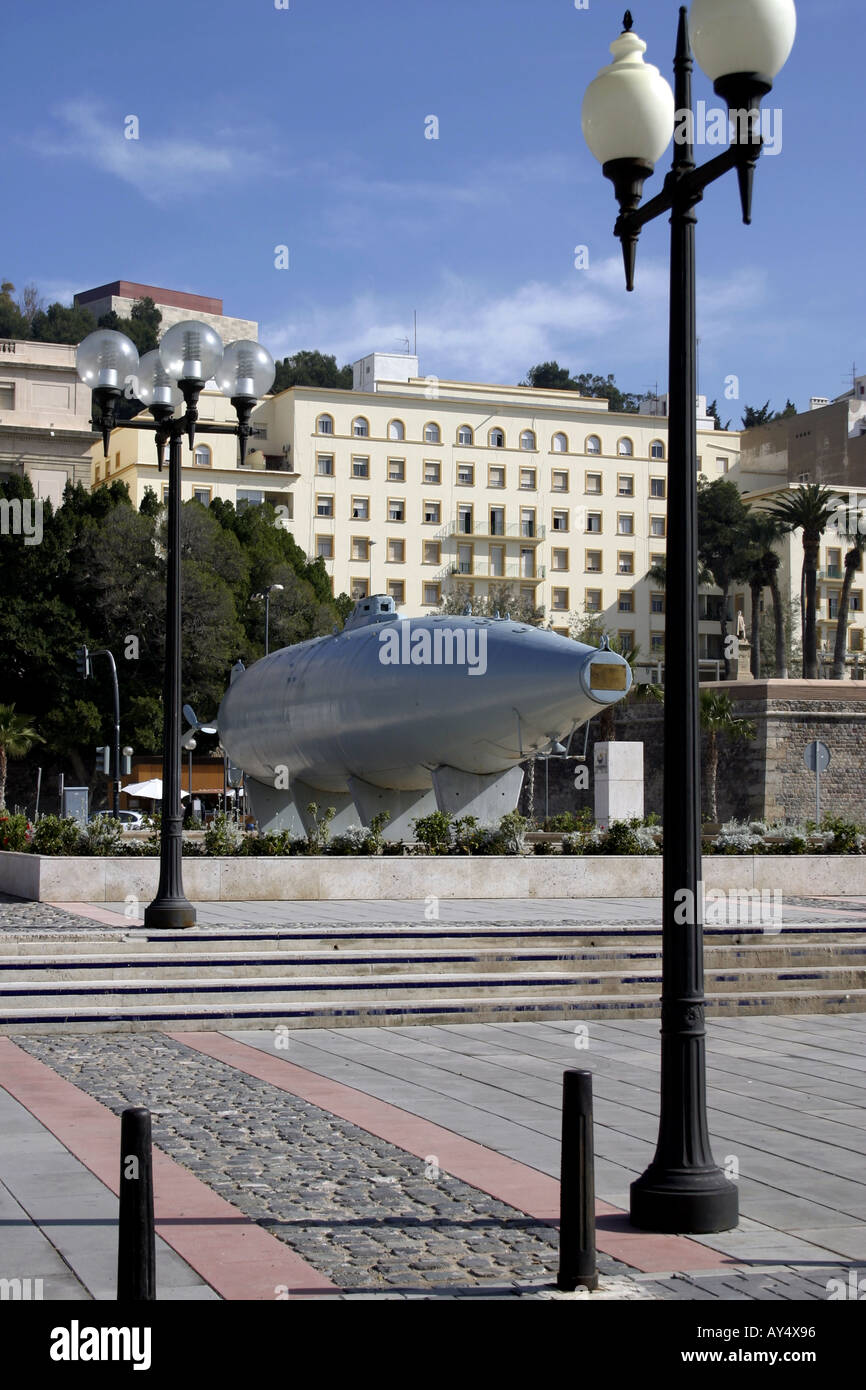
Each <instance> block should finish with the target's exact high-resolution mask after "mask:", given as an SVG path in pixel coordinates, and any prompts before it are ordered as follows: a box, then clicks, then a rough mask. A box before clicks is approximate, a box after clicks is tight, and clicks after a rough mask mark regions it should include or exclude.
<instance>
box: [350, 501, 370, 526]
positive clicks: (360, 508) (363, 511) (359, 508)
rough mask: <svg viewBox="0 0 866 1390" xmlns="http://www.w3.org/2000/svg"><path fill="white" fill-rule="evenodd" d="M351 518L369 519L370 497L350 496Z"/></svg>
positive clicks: (356, 519)
mask: <svg viewBox="0 0 866 1390" xmlns="http://www.w3.org/2000/svg"><path fill="white" fill-rule="evenodd" d="M352 520H353V521H369V520H370V499H369V497H353V498H352Z"/></svg>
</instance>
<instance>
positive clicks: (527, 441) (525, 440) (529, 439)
mask: <svg viewBox="0 0 866 1390" xmlns="http://www.w3.org/2000/svg"><path fill="white" fill-rule="evenodd" d="M520 447H521V449H534V448H535V431H534V430H523V432H522V433H521V436H520Z"/></svg>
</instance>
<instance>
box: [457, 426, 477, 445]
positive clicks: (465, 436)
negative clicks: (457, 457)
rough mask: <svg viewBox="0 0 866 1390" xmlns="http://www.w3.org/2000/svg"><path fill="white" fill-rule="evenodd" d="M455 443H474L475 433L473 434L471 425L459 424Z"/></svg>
mask: <svg viewBox="0 0 866 1390" xmlns="http://www.w3.org/2000/svg"><path fill="white" fill-rule="evenodd" d="M457 443H458V444H474V443H475V435H474V433H473V431H472V427H471V426H470V425H461V426H460V428H459V430H458V431H457Z"/></svg>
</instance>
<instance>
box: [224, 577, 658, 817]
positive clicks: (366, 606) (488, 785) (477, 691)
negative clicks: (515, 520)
mask: <svg viewBox="0 0 866 1390" xmlns="http://www.w3.org/2000/svg"><path fill="white" fill-rule="evenodd" d="M631 683H632V673H631V669H630V667H629V665H628V662H627V661H626V660H625V659H624V658H623V657H622V656H620V655H619V654H618V653H616V652H612V651H610V650H609V649H608V648H607V644H606V642H605V643H604V644H603V645H602V647H600V648H596V647H589V646H586V645H584V644H583V643H580V642H575V641H573V640H572V639H571V638H568V637H562V636H560V635H559V634H558V633H554V632H550V631H546V630H544V629H541V628H536V627H531V626H529V625H527V624H526V623H521V622H516V621H513V620H512V619H511V618H509V617H505V618H486V617H474V616H463V617H457V616H452V615H443V614H436V615H435V616H430V617H421V618H407V617H405V616H402V615H401V614H400V613H399V612H398V610H397V607H396V604H395V601H394V599H393V598H391V597H390V595H383V594H375V595H372V596H370V597H368V598H364V599H362V600H361V601H360V602H359V603H358V604H357V605H356V607H355V609H354V611H353V612H352V614H351V615H350V617H349V618H348V620H347V622H346V624H345V626H344V628H343V629H342V631H341V632H337V633H335V634H334V635H332V636H328V637H314V638H312V639H311V640H309V641H306V642H299V643H297V644H296V645H294V646H291V647H283V648H282V649H281V650H278V651H275V652H272V653H271V654H270V655H269V656H266V657H263V658H262V659H261V660H259V661H257V662H255V663H254V665H252V666H250V667H249V668H248V669H247V670H243V669H239V668H236V670H235V672H234V673H233V679H232V683H231V685H230V686H229V688H228V690H227V691H226V693H225V695H224V696H223V699H222V701H221V704H220V708H219V713H218V716H217V721H216V723H217V727H218V730H219V736H220V743H221V744H222V747H223V748H224V749H225V751H226V752H227V754H228V756H229V758H230V759H231V761H232V763H234V764H235V765H236V767H238V768H240V769H242V770H243V772H244V774H245V785H246V789H247V795H248V798H249V803H250V808H251V810H252V813H253V815H254V816H255V818H256V820H257V821H258V823H259V828H260V830H262V831H272V830H282V829H287V830H290V831H291V832H292V833H295V834H302V833H304V832H305V831H306V830H307V829H309V828H310V826H311V820H312V817H311V814H310V812H309V811H308V807H309V805H310V803H316V805H317V806H318V808H319V810H320V811H321V810H323V809H324V808H325V807H326V806H333V807H334V808H335V812H336V814H335V817H334V820H333V821H332V826H331V828H332V831H334V832H337V833H340V832H342V831H344V830H346V829H348V828H349V827H350V826H358V825H369V824H370V822H371V820H372V818H373V816H375V815H377V814H379V813H381V812H384V811H387V812H388V821H387V823H386V826H385V830H384V835H385V838H387V839H392V840H396V839H411V838H412V821H413V820H415V819H416V818H418V817H420V816H425V815H428V814H430V812H432V811H435V810H440V811H448V812H451V813H452V814H455V815H474V816H476V817H477V819H478V820H479V822H480V823H481V824H493V823H495V822H497V821H498V820H499V818H500V817H501V816H502V815H504V814H505V813H506V812H508V811H513V810H516V808H517V804H518V799H519V797H520V792H521V788H522V785H523V770H522V768H521V767H520V763H521V762H523V761H525V760H526V759H527V758H529V757H531V756H532V755H533V754H534V753H537V752H538V751H540V750H542V749H544V748H547V747H548V746H550V745H551V744H552V743H553V742H555V741H557V740H561V739H564V738H567V737H569V736H570V735H571V734H572V733H573V732H574V730H575V729H576V728H577V727H579V726H580V725H582V724H585V723H586V722H587V721H588V720H589V719H591V718H592V716H593V715H595V714H598V712H599V711H600V710H601V709H603V708H604V707H605V706H606V705H611V704H614V703H616V702H617V701H618V700H621V699H623V698H624V696H625V695H627V694H628V691H629V689H630V687H631Z"/></svg>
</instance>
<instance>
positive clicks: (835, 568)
mask: <svg viewBox="0 0 866 1390" xmlns="http://www.w3.org/2000/svg"><path fill="white" fill-rule="evenodd" d="M818 578H819V579H821V580H823V581H824V582H825V583H826V582H827V581H828V580H834V581H835V580H838V581H839V582H840V583H841V581H842V580H843V579H844V578H845V571H844V570H843V569H842V567H841V565H825V566H824V568H823V569H820V570H819V571H818Z"/></svg>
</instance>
